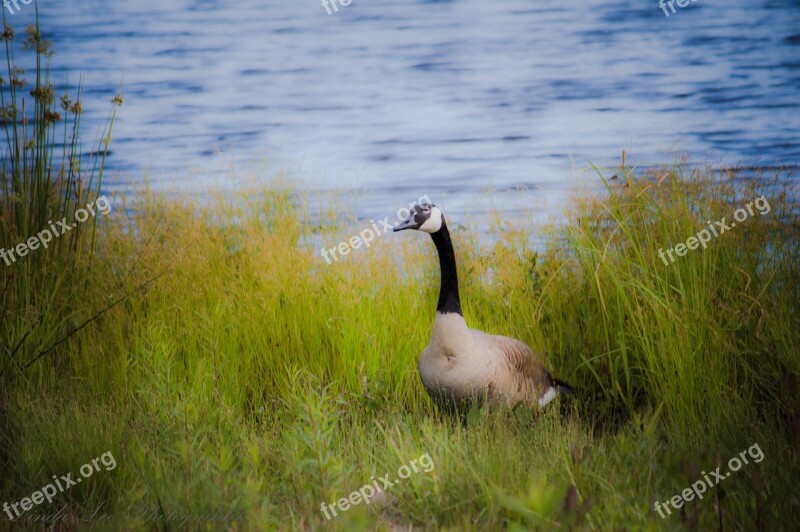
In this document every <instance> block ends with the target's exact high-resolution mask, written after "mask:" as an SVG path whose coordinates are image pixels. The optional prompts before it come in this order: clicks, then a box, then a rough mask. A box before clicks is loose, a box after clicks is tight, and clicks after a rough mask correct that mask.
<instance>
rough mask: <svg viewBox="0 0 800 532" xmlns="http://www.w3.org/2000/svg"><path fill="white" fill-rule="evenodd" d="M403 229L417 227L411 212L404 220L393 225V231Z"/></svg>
mask: <svg viewBox="0 0 800 532" xmlns="http://www.w3.org/2000/svg"><path fill="white" fill-rule="evenodd" d="M404 229H419V224H418V223H417V222H415V221H414V213H413V212H412V213H411V214H410V215H409V216H408V217H407V218H406V219H405V220H403V221H402V222H400V223H399V224H397V225H395V226H394V229H393V231H394V232H395V233H396V232H398V231H402V230H404Z"/></svg>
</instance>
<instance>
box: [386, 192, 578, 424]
mask: <svg viewBox="0 0 800 532" xmlns="http://www.w3.org/2000/svg"><path fill="white" fill-rule="evenodd" d="M407 229H414V230H418V231H423V232H425V233H428V234H430V235H431V238H432V239H433V243H434V245H435V246H436V250H437V252H438V253H439V267H440V270H441V285H440V288H439V302H438V304H437V306H436V317H435V318H434V321H433V330H432V333H431V339H430V343H428V346H427V347H426V348H425V350H424V351H423V352H422V356H421V357H420V359H419V364H418V366H417V369H418V371H419V376H420V379H421V380H422V384H423V386H424V387H425V390H426V391H427V392H428V395H430V397H431V399H433V401H434V403H436V404H437V405H438V406H439V407H440V408H441V409H443V410H445V411H454V410H455V411H458V410H463V409H464V408H465V407H469V406H470V405H472V404H475V403H478V404H479V403H482V402H488V403H489V404H495V405H503V404H504V405H506V406H507V407H509V408H512V409H513V408H515V407H517V406H520V405H526V406H527V407H528V408H531V409H533V410H540V409H542V408H543V407H544V406H545V405H547V404H548V403H550V402H551V401H552V400H553V399H555V398H556V396H557V395H559V394H560V393H572V392H573V389H572V387H571V386H569V385H568V384H566V383H564V382H562V381H560V380H558V379H555V378H553V376H552V375H551V374H550V373H549V372H548V371H547V369H546V368H545V366H544V364H543V363H542V362H541V360H540V359H539V357H537V355H536V354H535V353H534V352H533V351H532V350H531V348H530V347H528V346H527V345H526V344H524V343H523V342H521V341H519V340H515V339H514V338H507V337H505V336H496V335H491V334H487V333H484V332H482V331H478V330H475V329H470V328H469V327H468V326H467V322H466V320H465V319H464V314H463V312H462V311H461V300H460V299H459V296H458V275H457V274H456V258H455V252H454V251H453V243H452V241H451V240H450V232H449V231H448V229H447V223H446V221H445V217H444V214H443V213H442V211H441V209H439V207H437V206H436V205H433V204H430V203H425V204H417V205H415V206H414V207H413V208H412V209H411V211H410V213H409V215H408V216H407V217H406V218H405V219H404V220H403V221H401V222H399V223H398V224H397V225H396V226H395V227H394V228H393V231H394V232H397V231H404V230H407Z"/></svg>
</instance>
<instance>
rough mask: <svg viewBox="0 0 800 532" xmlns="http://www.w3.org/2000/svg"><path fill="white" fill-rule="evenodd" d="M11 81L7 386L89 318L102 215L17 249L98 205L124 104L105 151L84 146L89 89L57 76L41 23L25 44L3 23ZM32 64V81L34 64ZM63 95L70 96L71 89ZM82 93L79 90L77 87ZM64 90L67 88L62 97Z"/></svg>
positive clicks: (0, 194) (3, 293)
mask: <svg viewBox="0 0 800 532" xmlns="http://www.w3.org/2000/svg"><path fill="white" fill-rule="evenodd" d="M0 38H2V40H3V42H4V44H5V52H6V54H5V63H6V64H5V67H6V79H3V77H0V85H1V86H0V88H1V89H2V90H0V114H1V115H2V117H1V118H0V120H2V123H3V128H4V130H5V134H6V142H5V145H4V154H3V157H2V168H1V169H0V171H2V176H0V248H2V249H4V250H6V252H7V254H6V255H5V257H4V259H3V260H2V261H0V269H2V271H3V276H2V286H0V322H2V323H3V334H2V338H0V342H2V343H0V351H2V361H0V384H2V382H3V381H5V380H8V379H12V378H15V377H18V376H21V375H22V374H23V372H24V371H25V369H27V368H28V367H29V366H30V365H31V364H32V363H33V362H34V361H36V360H38V358H39V357H40V356H42V355H43V354H44V353H47V352H49V349H50V347H51V346H53V345H55V344H56V343H58V342H60V341H63V339H64V338H66V337H67V336H69V335H70V334H71V333H72V331H73V330H74V329H75V328H77V327H78V326H79V325H78V324H79V323H80V321H81V319H82V318H83V317H84V316H82V315H81V312H80V311H78V312H75V311H73V310H71V308H74V299H75V298H79V297H80V292H81V289H82V288H83V287H84V284H85V282H86V280H87V279H88V276H89V275H90V271H91V263H92V257H93V253H94V248H95V240H94V239H95V234H96V224H97V218H96V217H92V218H91V220H90V221H89V222H87V223H77V224H76V225H75V227H74V228H72V229H71V230H70V231H69V232H68V233H65V234H64V235H62V236H61V237H60V238H58V237H57V238H54V239H53V240H52V242H50V243H49V244H48V243H45V244H38V248H37V249H30V250H29V251H28V252H27V254H26V255H25V256H20V255H19V254H17V253H15V251H16V248H17V246H19V245H20V244H24V243H27V242H29V241H30V240H31V239H35V237H36V235H37V234H38V233H39V232H40V231H42V230H44V229H47V228H48V227H50V226H51V225H53V223H54V222H55V223H57V222H58V221H60V220H65V221H66V223H67V224H69V225H72V223H73V222H75V216H74V213H75V211H76V210H77V209H80V208H82V207H84V206H86V205H87V204H89V203H92V202H94V201H95V200H96V199H97V198H98V196H99V194H100V190H101V187H102V181H103V172H104V168H105V161H106V157H107V155H108V149H109V143H110V141H111V133H112V130H113V125H114V121H115V119H116V107H117V105H119V104H121V99H120V98H119V97H117V98H115V100H114V107H113V108H112V111H111V114H110V116H109V119H108V122H107V124H106V125H105V128H104V130H103V132H102V134H101V140H100V146H99V149H98V150H96V151H94V153H93V154H92V155H91V156H89V155H86V154H85V153H84V152H83V149H84V148H83V142H82V141H81V136H80V130H81V128H80V119H81V114H82V111H83V103H82V101H81V90H80V86H78V87H77V88H74V89H73V88H71V87H70V86H69V85H68V84H67V83H66V81H65V80H62V81H61V82H60V84H57V82H56V81H55V80H53V79H52V77H51V71H50V59H51V57H52V55H53V47H52V43H51V42H50V41H48V40H47V39H45V38H44V37H43V36H42V33H41V30H40V28H39V25H38V16H37V22H36V24H35V25H32V26H29V27H28V28H27V31H26V32H25V36H24V38H23V39H22V41H21V42H18V39H17V37H16V34H15V30H14V28H13V27H11V26H10V25H8V24H7V23H6V21H5V18H4V22H3V33H2V37H0ZM25 67H28V69H32V74H31V79H30V80H29V79H28V78H26V75H25V73H26V70H25ZM62 91H63V92H62ZM71 91H72V92H73V94H72V95H71V94H70V92H71ZM59 92H61V94H59Z"/></svg>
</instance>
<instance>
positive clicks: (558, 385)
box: [553, 378, 575, 394]
mask: <svg viewBox="0 0 800 532" xmlns="http://www.w3.org/2000/svg"><path fill="white" fill-rule="evenodd" d="M553 387H554V388H555V389H556V390H558V393H565V394H574V393H575V388H573V387H572V386H570V385H569V384H567V383H566V382H564V381H561V380H558V379H555V378H554V379H553Z"/></svg>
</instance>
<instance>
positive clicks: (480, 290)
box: [0, 167, 800, 530]
mask: <svg viewBox="0 0 800 532" xmlns="http://www.w3.org/2000/svg"><path fill="white" fill-rule="evenodd" d="M682 171H683V168H682V167H677V168H676V169H675V170H674V171H673V172H671V173H668V174H665V175H663V176H662V177H660V178H659V179H655V178H654V179H648V178H643V179H641V178H637V179H635V178H633V177H631V176H630V175H626V176H625V177H624V178H623V181H624V183H622V184H620V185H616V184H615V182H609V184H608V189H607V191H606V193H604V194H602V195H601V196H600V197H594V198H591V197H590V198H586V199H584V200H580V201H578V202H577V203H576V205H575V207H574V209H573V215H572V217H571V219H570V220H568V221H567V222H566V223H565V224H564V226H563V227H559V228H555V229H551V230H550V232H549V233H548V236H547V238H546V246H545V247H544V249H543V250H542V251H541V252H539V253H537V252H535V251H534V250H532V249H531V248H530V247H529V245H528V244H527V242H528V241H529V240H530V238H529V236H530V235H529V234H528V233H527V231H526V230H525V229H520V228H514V227H506V226H503V225H502V224H501V225H500V226H497V227H496V229H495V230H494V231H493V234H492V238H491V241H492V242H493V243H492V244H490V245H488V246H484V247H481V246H480V245H478V244H477V243H476V242H477V239H475V238H472V236H474V235H471V234H470V231H469V230H459V231H456V233H455V235H456V236H455V240H456V246H457V254H458V257H459V268H460V272H461V277H462V290H463V300H464V302H465V314H466V316H467V318H468V320H469V321H470V323H471V325H473V326H474V327H477V328H482V329H484V330H488V331H491V332H494V333H502V334H510V335H513V336H516V337H519V338H520V339H522V340H523V341H525V342H527V343H529V344H530V345H532V346H534V347H535V348H540V349H543V350H545V351H546V352H547V353H548V356H547V362H548V364H549V366H550V367H552V368H553V369H554V371H555V372H556V373H557V374H559V375H561V376H563V378H565V379H566V380H568V381H570V382H571V383H572V384H574V385H575V386H576V387H577V388H578V389H579V390H580V392H579V393H578V395H577V396H576V397H575V398H574V399H571V400H562V401H561V402H560V408H559V407H556V408H552V409H549V410H548V411H546V412H545V413H544V414H543V415H541V416H540V417H539V418H538V419H535V420H533V419H531V417H530V416H529V415H526V413H525V412H520V411H519V410H517V411H516V412H513V413H512V412H484V411H477V412H473V413H472V414H471V415H470V416H469V418H468V419H467V420H466V422H465V423H462V422H461V421H459V420H454V419H449V418H447V417H445V416H441V415H439V414H438V413H437V412H436V410H435V408H434V407H433V405H432V404H431V402H430V400H429V398H428V397H427V396H426V394H425V392H424V390H423V389H422V387H421V384H420V383H419V380H418V377H417V375H416V361H417V357H418V356H419V353H420V352H421V350H422V348H423V347H424V345H425V344H426V343H427V339H428V334H429V329H430V324H431V321H432V318H433V312H434V308H435V298H436V289H437V285H438V278H437V271H436V261H435V259H434V250H433V246H432V245H430V243H429V242H428V241H427V239H426V238H425V237H424V236H423V235H416V236H419V238H417V237H416V236H415V237H412V238H399V237H397V235H387V236H385V237H383V238H381V239H379V240H380V241H379V242H378V243H377V244H376V245H375V246H373V247H372V248H370V249H369V250H358V252H359V253H358V254H356V252H353V254H351V256H350V257H348V259H349V260H347V261H342V262H339V263H336V264H333V265H327V264H325V262H324V261H323V260H322V259H321V258H320V257H319V256H317V255H316V253H315V251H313V250H311V249H310V247H309V245H308V244H307V242H308V241H309V239H310V238H311V236H312V231H313V228H314V227H317V226H318V221H319V220H315V219H313V216H312V215H310V214H308V212H307V210H306V209H305V208H304V205H305V203H304V201H303V199H302V196H301V195H299V194H298V193H297V192H296V191H295V190H293V189H291V188H282V187H280V186H276V187H273V188H270V189H267V190H263V191H260V192H257V191H248V193H246V194H242V195H241V196H240V197H235V198H219V199H217V200H216V201H213V202H211V204H210V205H205V206H202V207H201V206H197V205H192V204H188V203H180V202H175V201H172V202H168V201H166V200H159V199H158V198H156V197H154V196H152V195H148V194H147V193H143V194H142V196H141V197H139V198H137V199H135V200H130V202H128V203H125V204H124V205H123V204H122V202H123V199H122V198H117V200H116V204H115V211H116V213H117V214H116V215H111V216H109V217H106V218H105V219H104V220H103V223H102V225H101V226H100V228H99V231H98V235H97V239H96V246H97V253H96V254H95V257H94V265H93V267H92V269H91V271H90V272H89V271H86V274H87V278H86V279H85V282H84V283H82V284H81V287H82V289H81V290H80V291H78V290H76V291H75V292H65V293H64V295H63V297H65V298H72V299H68V302H69V304H70V306H71V307H70V308H72V309H73V311H72V318H71V319H72V320H73V321H75V322H78V323H82V322H83V321H85V320H87V319H91V318H92V317H93V316H96V315H97V314H98V312H99V310H101V309H103V308H105V307H106V306H108V303H109V301H116V300H119V299H121V298H123V297H124V296H125V295H126V294H130V295H128V296H127V298H125V299H124V301H123V302H122V303H120V304H119V305H117V306H115V307H113V308H112V309H110V310H108V311H107V312H105V313H104V314H103V315H102V316H101V317H100V318H98V319H95V320H93V321H91V322H90V323H89V325H87V326H86V327H85V328H84V329H83V330H81V331H79V332H78V333H77V334H74V335H72V336H70V337H69V339H68V340H67V341H66V342H64V343H63V344H61V345H59V346H57V348H55V349H54V350H53V351H51V352H49V353H48V354H47V355H46V356H44V357H42V358H41V359H39V360H38V361H37V362H36V363H34V364H33V365H31V366H30V367H29V368H28V369H27V370H25V371H13V370H12V371H11V372H10V374H9V375H5V376H4V377H3V378H4V379H6V381H5V384H4V386H3V392H2V408H3V413H4V416H3V418H2V424H3V430H2V432H1V434H2V436H0V438H2V445H0V448H2V449H3V452H2V458H3V460H2V462H3V470H4V471H6V472H7V474H6V475H4V477H3V479H2V481H0V487H1V488H2V494H3V497H2V500H3V501H6V500H12V499H13V500H16V499H18V498H20V497H23V496H27V495H29V494H30V493H31V492H33V491H35V490H37V489H38V488H39V487H41V486H43V485H45V484H47V483H48V482H49V481H50V478H51V477H52V475H54V474H59V475H61V474H65V473H67V472H70V471H77V470H78V468H79V467H80V465H82V464H84V463H86V462H87V461H89V460H90V459H92V458H94V457H97V456H100V455H101V454H102V453H104V452H106V451H111V452H112V453H113V455H114V457H116V462H117V464H118V465H117V467H116V468H115V469H113V470H111V471H101V472H98V473H96V474H95V475H94V476H92V477H91V480H90V481H88V482H85V483H83V484H81V485H79V486H76V487H73V488H71V489H70V490H68V491H65V492H64V493H62V494H59V498H58V501H57V503H54V504H53V505H52V506H50V507H49V508H51V511H50V514H53V513H55V510H57V509H58V508H60V507H61V506H63V505H66V506H67V508H68V511H67V512H66V515H67V517H66V519H67V520H66V521H65V522H66V523H72V525H73V526H75V527H76V528H78V527H79V528H81V529H83V528H84V527H88V528H96V529H117V528H123V529H131V530H134V529H139V528H142V527H151V528H154V529H155V528H159V529H173V528H181V526H183V527H188V528H195V527H200V526H201V525H204V523H205V522H204V521H203V519H207V517H205V516H214V515H216V517H214V519H223V520H224V521H225V522H224V523H222V522H220V521H212V522H210V523H205V525H207V527H208V528H209V529H217V528H219V527H220V526H223V525H224V526H226V527H229V528H231V529H242V530H249V529H263V528H298V529H314V528H321V527H333V528H342V529H351V528H375V527H382V528H386V529H388V528H391V527H394V526H401V527H407V526H411V525H413V526H415V527H422V528H432V529H436V528H443V529H461V528H468V529H483V528H498V527H507V528H515V527H525V528H537V527H541V528H544V529H549V528H553V527H563V528H571V527H577V528H579V529H599V530H606V529H609V528H621V527H628V528H653V529H661V528H667V529H672V528H683V527H686V528H693V527H696V528H707V527H713V526H716V524H717V520H718V519H721V520H722V523H723V526H724V528H726V529H729V528H740V529H754V528H756V527H757V526H761V527H764V526H768V527H772V528H774V527H778V528H780V527H781V526H784V527H789V526H790V523H793V522H794V520H795V519H796V518H797V517H798V508H797V501H796V499H795V498H793V497H791V496H790V495H789V494H790V493H792V485H793V484H792V483H793V482H794V479H796V478H797V473H798V455H797V451H798V443H799V442H800V438H799V437H798V422H799V421H800V418H798V413H799V412H800V410H799V409H798V404H797V403H798V399H797V393H796V391H797V390H796V386H797V384H796V381H797V379H796V377H797V374H798V369H799V368H798V363H799V362H800V359H799V357H798V353H797V349H796V346H797V345H798V327H797V324H798V319H797V302H798V301H800V298H798V288H800V284H798V271H800V269H799V268H798V259H800V254H799V253H798V249H797V243H798V241H797V228H798V225H797V219H796V216H797V208H796V204H795V203H794V200H793V199H792V198H794V197H796V196H794V195H789V192H792V191H791V190H790V185H789V184H787V183H786V182H784V181H782V180H781V179H780V177H781V176H777V177H776V178H775V179H772V180H770V179H761V180H758V181H747V182H742V181H741V180H736V179H732V178H729V177H727V176H723V175H717V174H715V173H714V172H710V171H706V172H699V173H696V174H693V175H690V176H682V175H681V172H682ZM761 194H766V197H767V198H769V201H770V205H771V206H772V211H771V212H770V213H769V214H767V215H764V216H761V217H758V216H756V217H753V218H751V219H749V220H748V221H747V222H746V223H743V224H742V225H741V226H739V227H737V228H736V229H734V230H732V231H730V232H727V233H725V234H723V235H721V236H720V237H719V238H718V239H716V240H715V241H714V242H712V243H711V245H710V246H709V247H708V249H706V250H697V251H694V252H690V253H689V254H687V255H686V256H684V257H681V258H680V260H678V261H676V262H675V263H674V264H671V265H669V266H665V265H664V264H663V262H662V261H661V259H659V258H658V249H659V248H660V247H664V246H668V245H669V246H672V245H674V244H675V243H677V242H679V241H685V240H686V238H687V237H688V236H691V235H693V234H695V233H696V232H697V231H698V229H699V228H702V227H703V225H705V224H703V221H705V220H707V219H711V220H720V219H721V218H722V217H723V216H727V217H730V214H731V212H733V210H734V209H735V207H736V206H737V205H739V204H740V203H741V202H742V201H744V200H745V199H749V198H754V197H757V196H760V195H761ZM734 195H735V197H734ZM122 213H128V214H127V215H123V214H122ZM327 227H328V229H327V234H326V235H325V236H324V238H326V239H332V240H331V241H334V242H337V241H339V240H341V239H343V237H344V236H347V235H346V229H342V230H341V232H340V233H334V232H333V229H331V226H330V225H328V226H327ZM340 237H341V238H340ZM398 257H402V262H399V261H398V260H397V259H398ZM153 279H155V281H152V280H153ZM149 281H152V282H151V283H150V284H147V283H148V282H149ZM146 284H147V286H146V288H145V289H142V290H137V288H138V287H141V286H143V285H146ZM28 311H29V313H32V314H35V313H36V309H34V308H31V309H28ZM4 325H5V324H4ZM53 326H57V324H53ZM14 330H15V329H6V327H5V326H4V327H3V335H4V343H5V345H12V344H14V342H15V341H16V340H17V338H16V337H10V336H11V335H12V334H13V332H11V331H14ZM17 334H18V333H17ZM26 343H28V342H26ZM44 343H47V342H44ZM31 347H32V349H30V350H28V351H27V353H28V354H27V355H25V356H28V357H35V356H37V355H36V354H35V353H37V352H38V351H39V350H40V349H39V346H35V345H33V344H32V345H31ZM29 361H30V360H25V359H24V358H23V359H22V360H20V361H19V363H20V365H23V366H24V365H27V363H28V362H29ZM12 377H13V378H12ZM754 444H758V445H759V447H760V449H762V450H763V453H764V457H765V458H764V460H763V461H762V462H761V463H760V464H754V463H752V462H751V464H749V465H746V466H744V467H742V469H741V471H739V472H738V473H736V474H734V475H733V476H731V477H730V478H727V479H726V480H725V481H724V483H722V484H720V490H719V492H713V491H710V492H709V493H710V494H711V493H713V494H712V495H709V496H708V497H706V498H704V499H703V500H700V501H692V502H689V503H687V504H686V506H685V509H684V511H683V512H681V513H680V514H679V515H676V513H673V514H672V515H671V516H669V517H668V518H666V519H662V518H660V517H659V515H658V514H657V513H655V511H654V510H653V504H654V502H655V501H656V500H659V501H664V500H666V499H668V498H671V497H672V496H673V495H676V494H678V493H679V492H680V491H682V490H683V489H684V488H686V487H688V486H690V485H691V484H692V483H693V482H695V481H697V480H698V479H700V478H702V477H701V474H700V473H701V471H706V472H707V471H710V470H712V469H714V468H715V467H716V466H717V465H720V464H722V465H723V469H722V471H723V472H724V471H725V469H726V468H725V463H726V462H727V460H728V459H729V458H730V457H733V456H736V455H738V453H739V452H740V451H742V450H745V449H747V448H748V447H750V446H752V445H754ZM424 453H428V454H429V455H430V457H431V459H432V460H433V462H434V463H435V468H434V470H433V471H432V472H430V473H420V474H415V475H412V476H411V477H410V478H409V479H407V480H406V481H404V482H402V483H400V484H398V485H397V486H395V487H393V488H392V489H391V491H390V492H389V493H388V494H387V496H385V497H382V500H381V501H379V502H376V503H374V504H371V505H369V506H366V505H363V504H362V505H359V506H356V507H355V508H353V509H351V510H348V511H346V512H342V513H340V515H339V516H338V517H336V518H335V519H334V520H332V521H329V522H328V521H326V520H325V518H324V516H323V515H322V513H321V512H320V504H321V503H322V502H323V501H324V502H327V503H333V502H336V501H337V500H339V499H341V498H342V497H346V496H348V495H349V494H350V493H351V492H353V491H356V490H358V489H359V488H360V487H361V486H363V485H365V484H368V483H370V482H371V480H370V479H371V478H373V476H375V478H377V476H382V475H385V474H386V473H392V474H394V472H396V471H397V469H398V468H399V467H400V466H401V465H403V464H406V463H408V462H409V460H411V459H413V458H417V457H419V456H420V455H422V454H424ZM98 507H99V508H100V510H99V511H98ZM47 513H48V512H46V511H44V509H41V510H39V509H34V510H32V511H31V512H29V515H47ZM92 515H94V517H93V518H91V519H89V517H90V516H92ZM99 516H109V519H110V520H108V521H104V520H102V519H101V518H100V517H99ZM185 516H188V517H185ZM81 518H83V519H87V520H88V522H81V521H80V519H81ZM181 519H193V521H188V522H185V523H184V524H183V525H180V520H181Z"/></svg>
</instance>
